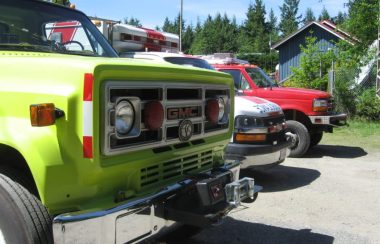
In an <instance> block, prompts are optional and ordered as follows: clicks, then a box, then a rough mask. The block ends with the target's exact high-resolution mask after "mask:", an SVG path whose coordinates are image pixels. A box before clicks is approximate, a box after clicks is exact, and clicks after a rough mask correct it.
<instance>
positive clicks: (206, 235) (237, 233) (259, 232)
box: [159, 217, 334, 244]
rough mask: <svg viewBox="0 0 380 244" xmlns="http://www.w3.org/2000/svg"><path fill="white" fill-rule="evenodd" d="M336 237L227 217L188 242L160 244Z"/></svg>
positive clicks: (326, 240)
mask: <svg viewBox="0 0 380 244" xmlns="http://www.w3.org/2000/svg"><path fill="white" fill-rule="evenodd" d="M333 241H334V237H332V236H328V235H324V234H319V233H313V232H311V230H310V229H301V230H294V229H288V228H280V227H276V226H270V225H264V224H259V223H250V222H245V221H240V220H235V219H233V218H231V217H227V218H226V220H225V222H224V223H223V224H222V225H221V226H217V227H215V228H211V229H206V230H204V231H203V232H201V233H199V234H198V235H196V236H193V237H192V238H190V239H187V240H176V241H166V242H165V240H163V241H160V242H159V243H167V244H173V243H182V244H212V243H229V244H238V243H255V244H256V243H276V244H279V243H292V244H296V243H308V244H313V243H316V244H317V243H318V244H331V243H333Z"/></svg>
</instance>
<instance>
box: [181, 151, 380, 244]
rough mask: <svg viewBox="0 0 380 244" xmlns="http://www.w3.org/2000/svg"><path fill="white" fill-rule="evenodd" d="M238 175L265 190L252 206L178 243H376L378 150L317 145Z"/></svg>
mask: <svg viewBox="0 0 380 244" xmlns="http://www.w3.org/2000/svg"><path fill="white" fill-rule="evenodd" d="M243 174H244V175H246V176H251V177H254V178H255V180H256V183H257V184H259V185H262V186H263V187H264V189H263V192H261V193H260V194H259V197H258V199H257V200H256V202H254V203H253V204H245V206H243V207H241V208H239V209H238V210H235V211H234V212H233V213H231V214H230V215H229V217H227V218H226V219H225V222H224V223H223V224H222V225H220V226H218V227H216V228H212V229H207V230H204V231H203V232H201V233H199V234H198V235H196V236H194V237H193V238H191V239H188V240H187V241H185V242H181V243H194V244H204V243H276V244H277V243H292V244H293V243H322V244H325V243H326V244H327V243H355V244H358V243H380V148H379V149H378V150H376V149H371V151H369V150H366V149H363V148H361V147H355V146H336V145H323V144H322V145H318V146H316V147H315V148H313V149H312V150H310V151H309V153H308V154H307V155H306V157H305V158H300V159H292V158H288V159H286V161H285V162H284V163H283V164H282V165H280V166H277V167H274V168H272V169H271V170H268V171H266V172H252V171H244V172H243ZM247 207H249V208H247Z"/></svg>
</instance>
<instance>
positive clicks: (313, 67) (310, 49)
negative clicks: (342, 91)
mask: <svg viewBox="0 0 380 244" xmlns="http://www.w3.org/2000/svg"><path fill="white" fill-rule="evenodd" d="M316 41H317V38H316V37H314V36H313V33H312V32H311V33H310V35H309V36H307V37H306V43H305V45H301V46H300V48H301V51H302V56H301V60H300V66H299V67H293V68H292V72H293V77H292V78H291V81H290V85H291V86H294V87H303V88H311V89H320V90H326V89H327V83H328V70H329V69H330V68H331V63H332V61H333V60H334V59H335V54H334V51H333V50H329V51H326V52H321V51H320V49H319V46H318V44H317V42H316Z"/></svg>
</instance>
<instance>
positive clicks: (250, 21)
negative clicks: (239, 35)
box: [241, 0, 269, 53]
mask: <svg viewBox="0 0 380 244" xmlns="http://www.w3.org/2000/svg"><path fill="white" fill-rule="evenodd" d="M265 14H266V11H265V6H264V4H263V2H262V0H255V3H254V4H253V5H252V4H250V5H249V7H248V12H247V20H246V21H245V23H244V26H243V32H244V37H243V43H242V44H243V46H242V47H241V51H243V52H248V53H252V52H253V53H261V52H268V51H269V45H268V43H269V35H268V26H267V23H266V22H265Z"/></svg>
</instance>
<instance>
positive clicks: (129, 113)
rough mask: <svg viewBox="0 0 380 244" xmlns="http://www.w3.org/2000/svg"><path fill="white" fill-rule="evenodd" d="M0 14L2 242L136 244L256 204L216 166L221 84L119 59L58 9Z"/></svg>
mask: <svg viewBox="0 0 380 244" xmlns="http://www.w3.org/2000/svg"><path fill="white" fill-rule="evenodd" d="M0 12H1V15H0V67H1V72H0V127H1V132H0V159H1V160H0V205H1V206H2V208H1V209H0V216H2V217H1V218H0V243H4V242H5V243H58V244H59V243H126V242H127V243H135V242H141V241H144V240H146V239H149V238H152V237H154V236H156V235H159V234H162V233H164V232H166V231H172V230H174V229H175V228H177V227H179V226H182V227H186V226H195V227H199V228H205V227H210V226H213V225H216V224H218V223H220V222H221V220H222V219H223V217H225V216H226V215H227V214H228V212H229V211H230V210H232V209H234V208H236V207H237V206H239V204H240V203H241V201H245V200H248V201H251V202H252V201H253V200H254V199H255V198H256V196H257V191H258V190H259V188H258V187H257V186H256V185H255V183H254V180H253V179H252V178H243V179H239V172H240V163H239V162H226V161H225V160H224V159H223V154H224V148H225V146H226V145H227V144H228V142H229V140H230V138H231V135H232V132H233V116H232V114H233V112H234V87H233V81H232V79H231V77H230V76H229V75H227V74H223V73H220V72H215V71H209V70H194V69H190V68H187V67H181V66H174V65H168V64H157V63H154V62H151V61H147V60H145V61H142V60H133V59H122V58H119V57H118V55H117V53H116V52H115V50H114V49H113V48H112V47H111V46H110V45H109V42H108V41H107V39H106V38H105V37H104V36H103V35H102V34H101V33H100V32H99V31H98V29H97V28H96V26H95V25H94V24H93V23H92V22H91V20H90V19H89V18H88V17H87V16H86V15H85V14H83V13H82V12H79V11H76V10H73V9H70V8H67V7H64V6H60V5H56V4H53V3H48V2H44V1H34V0H32V1H30V0H2V1H1V2H0ZM221 100H223V103H221V102H220V101H221Z"/></svg>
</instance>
